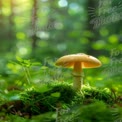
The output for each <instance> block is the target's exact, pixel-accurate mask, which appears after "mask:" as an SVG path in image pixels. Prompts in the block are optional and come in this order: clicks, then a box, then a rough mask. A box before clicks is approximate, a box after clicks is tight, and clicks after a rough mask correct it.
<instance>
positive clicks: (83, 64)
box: [56, 53, 101, 91]
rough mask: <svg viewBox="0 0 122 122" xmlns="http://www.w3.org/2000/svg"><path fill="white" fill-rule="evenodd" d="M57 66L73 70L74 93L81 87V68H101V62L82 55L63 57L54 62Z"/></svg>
mask: <svg viewBox="0 0 122 122" xmlns="http://www.w3.org/2000/svg"><path fill="white" fill-rule="evenodd" d="M56 65H57V66H62V67H65V68H73V72H72V75H73V76H74V83H73V88H74V89H75V90H76V91H79V90H80V89H81V85H83V73H82V68H95V67H99V66H101V62H100V61H99V60H98V59H97V58H95V57H93V56H90V55H87V54H84V53H78V54H70V55H65V56H63V57H61V58H59V59H58V60H57V61H56Z"/></svg>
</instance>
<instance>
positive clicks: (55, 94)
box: [51, 92, 61, 97]
mask: <svg viewBox="0 0 122 122" xmlns="http://www.w3.org/2000/svg"><path fill="white" fill-rule="evenodd" d="M60 95H61V94H60V92H55V93H52V94H51V96H52V97H60Z"/></svg>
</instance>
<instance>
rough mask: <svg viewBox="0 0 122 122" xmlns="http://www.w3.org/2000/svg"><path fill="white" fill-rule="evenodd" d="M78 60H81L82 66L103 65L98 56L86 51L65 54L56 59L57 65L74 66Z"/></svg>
mask: <svg viewBox="0 0 122 122" xmlns="http://www.w3.org/2000/svg"><path fill="white" fill-rule="evenodd" d="M76 62H81V63H82V68H95V67H100V66H101V62H100V61H99V60H98V59H97V58H95V57H93V56H90V55H86V54H84V53H78V54H71V55H65V56H63V57H61V58H59V59H58V60H57V61H56V65H57V66H62V67H67V68H68V67H71V68H72V67H73V66H74V64H75V63H76Z"/></svg>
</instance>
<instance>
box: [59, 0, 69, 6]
mask: <svg viewBox="0 0 122 122" xmlns="http://www.w3.org/2000/svg"><path fill="white" fill-rule="evenodd" d="M58 4H59V6H60V7H65V6H67V5H68V2H67V1H66V0H60V1H59V2H58Z"/></svg>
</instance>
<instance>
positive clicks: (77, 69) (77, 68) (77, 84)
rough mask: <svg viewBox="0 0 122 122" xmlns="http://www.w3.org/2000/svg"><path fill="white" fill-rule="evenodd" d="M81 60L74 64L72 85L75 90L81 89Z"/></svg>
mask: <svg viewBox="0 0 122 122" xmlns="http://www.w3.org/2000/svg"><path fill="white" fill-rule="evenodd" d="M81 73H82V62H76V63H75V64H74V70H73V76H74V83H73V87H74V89H75V90H76V91H79V90H80V89H81V85H82V84H83V78H82V79H81V77H82V75H81Z"/></svg>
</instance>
